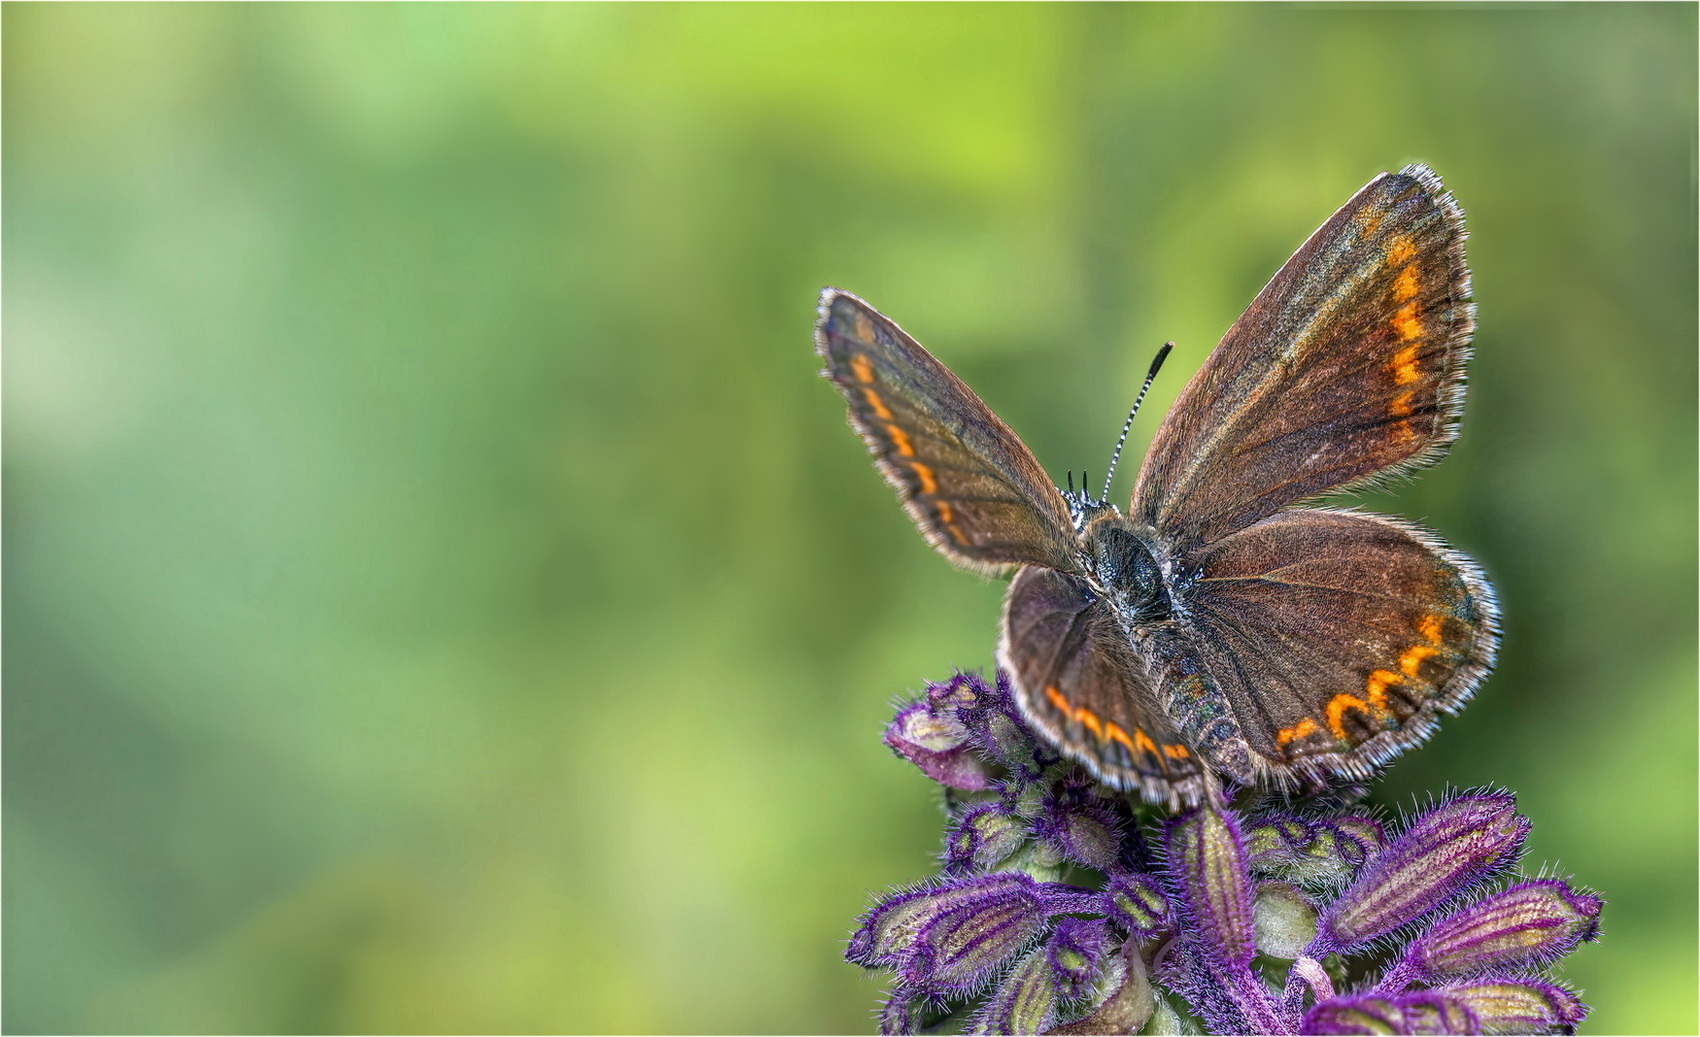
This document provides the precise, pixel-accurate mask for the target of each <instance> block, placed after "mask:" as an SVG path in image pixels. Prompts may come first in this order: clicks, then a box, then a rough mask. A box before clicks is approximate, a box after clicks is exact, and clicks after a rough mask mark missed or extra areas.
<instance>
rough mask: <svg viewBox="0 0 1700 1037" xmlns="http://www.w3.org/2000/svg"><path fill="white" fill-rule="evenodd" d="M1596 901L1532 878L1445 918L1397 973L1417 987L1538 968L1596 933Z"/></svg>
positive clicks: (1419, 940) (1598, 906)
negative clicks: (1494, 972) (1452, 978)
mask: <svg viewBox="0 0 1700 1037" xmlns="http://www.w3.org/2000/svg"><path fill="white" fill-rule="evenodd" d="M1603 906H1604V905H1603V903H1602V902H1601V900H1600V899H1599V898H1598V897H1594V896H1589V895H1588V894H1586V893H1578V892H1576V891H1574V890H1572V889H1571V888H1570V887H1569V886H1568V885H1567V884H1565V883H1564V882H1561V881H1559V880H1558V879H1537V880H1535V881H1533V882H1523V883H1519V884H1518V885H1515V886H1512V887H1511V888H1510V889H1507V890H1504V891H1502V892H1499V893H1495V894H1494V895H1492V896H1490V897H1486V898H1484V899H1482V900H1480V901H1477V902H1476V903H1474V904H1472V905H1470V906H1469V907H1467V908H1465V909H1463V910H1462V911H1458V912H1455V913H1453V914H1451V915H1448V916H1446V917H1445V918H1443V919H1441V920H1440V921H1439V922H1437V923H1435V924H1434V925H1433V926H1432V927H1430V928H1429V930H1428V931H1427V932H1425V933H1423V934H1422V935H1421V936H1419V937H1417V938H1416V939H1415V940H1413V941H1411V944H1410V946H1409V947H1407V948H1406V949H1405V954H1404V957H1403V958H1402V959H1401V960H1400V963H1399V966H1398V968H1399V969H1401V970H1402V971H1403V973H1404V974H1405V975H1407V976H1409V977H1410V978H1411V979H1414V980H1416V981H1418V982H1429V981H1432V980H1435V979H1438V978H1441V977H1444V976H1461V975H1468V974H1471V973H1478V972H1484V971H1486V970H1488V969H1500V968H1506V967H1512V966H1523V965H1531V966H1539V965H1542V964H1545V963H1546V962H1548V961H1551V960H1552V959H1554V958H1557V957H1561V956H1563V955H1565V954H1568V953H1569V952H1570V951H1572V950H1573V949H1575V947H1576V945H1577V944H1579V943H1581V942H1582V941H1583V940H1589V939H1592V938H1593V937H1594V935H1595V933H1597V932H1598V930H1599V917H1600V909H1601V907H1603Z"/></svg>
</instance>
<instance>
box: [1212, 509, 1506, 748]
mask: <svg viewBox="0 0 1700 1037" xmlns="http://www.w3.org/2000/svg"><path fill="white" fill-rule="evenodd" d="M1187 609H1188V612H1189V614H1190V616H1191V622H1190V624H1188V627H1187V629H1186V630H1185V631H1184V633H1183V639H1184V640H1185V641H1186V642H1187V643H1188V644H1189V645H1190V652H1191V655H1192V656H1193V659H1194V660H1195V662H1196V667H1195V668H1196V670H1197V671H1198V672H1199V673H1201V674H1203V675H1205V679H1206V680H1208V681H1210V682H1212V683H1213V684H1214V685H1215V687H1214V688H1213V689H1212V690H1213V691H1214V692H1215V693H1217V696H1218V697H1220V698H1221V699H1223V700H1225V701H1226V702H1227V703H1229V704H1230V707H1231V709H1232V712H1233V715H1234V720H1235V726H1236V727H1237V728H1238V737H1239V738H1240V739H1241V740H1243V743H1244V750H1245V751H1244V752H1243V753H1241V754H1240V755H1241V756H1242V757H1244V758H1246V759H1248V760H1249V761H1250V766H1249V768H1246V769H1248V770H1249V771H1250V772H1251V773H1245V774H1236V775H1234V776H1235V777H1238V778H1240V779H1241V780H1245V781H1250V780H1256V779H1257V778H1259V777H1261V776H1265V775H1268V774H1270V773H1274V774H1277V775H1286V774H1309V775H1322V774H1345V775H1349V776H1352V777H1357V778H1364V777H1368V776H1369V774H1370V770H1371V768H1372V767H1373V766H1374V765H1376V764H1379V763H1381V762H1383V761H1384V760H1386V759H1387V758H1389V757H1391V756H1393V755H1395V754H1396V753H1398V752H1399V751H1400V750H1402V749H1404V748H1406V747H1408V746H1410V745H1412V744H1414V743H1416V742H1418V741H1421V740H1422V739H1423V738H1424V737H1426V736H1427V734H1428V732H1429V730H1430V728H1432V726H1433V724H1434V721H1435V720H1436V718H1437V717H1438V716H1439V715H1440V714H1441V713H1447V712H1452V711H1455V710H1456V709H1457V708H1458V707H1459V706H1461V705H1462V704H1463V703H1464V702H1465V700H1467V699H1468V698H1469V696H1470V694H1471V693H1472V692H1473V691H1474V690H1475V688H1476V685H1477V684H1478V683H1480V681H1481V678H1482V676H1483V675H1484V674H1485V673H1486V672H1487V669H1488V667H1489V666H1491V665H1492V662H1493V656H1494V651H1495V648H1496V645H1497V629H1498V614H1497V609H1496V605H1495V603H1494V598H1493V592H1492V590H1491V589H1490V588H1489V586H1488V583H1487V581H1486V580H1485V579H1484V578H1483V577H1482V575H1481V573H1480V571H1479V570H1477V568H1476V566H1475V565H1474V563H1472V562H1471V561H1470V560H1469V559H1468V558H1466V557H1464V556H1463V555H1461V554H1459V553H1457V552H1455V551H1452V550H1450V549H1448V548H1446V547H1445V546H1443V545H1442V544H1440V543H1439V541H1438V540H1436V539H1435V538H1434V537H1432V536H1431V535H1429V534H1427V533H1424V532H1422V531H1419V530H1417V529H1415V528H1413V527H1410V526H1408V525H1406V524H1404V523H1400V522H1396V521H1394V520H1392V519H1387V518H1382V517H1379V516H1374V515H1366V514H1361V513H1357V512H1346V511H1325V510H1320V509H1315V510H1313V509H1298V510H1294V511H1290V512H1287V513H1285V514H1281V515H1276V516H1272V517H1270V518H1267V519H1264V520H1262V521H1260V522H1257V523H1255V524H1254V525H1252V526H1250V527H1249V528H1247V529H1244V530H1242V531H1240V532H1238V533H1235V534H1232V535H1231V536H1228V537H1226V538H1224V539H1223V540H1221V541H1220V542H1218V543H1216V544H1214V545H1212V546H1211V547H1210V548H1209V550H1208V551H1207V552H1206V553H1205V554H1204V556H1203V558H1202V560H1201V566H1200V569H1199V575H1198V579H1197V581H1196V582H1195V583H1194V584H1193V585H1192V587H1191V588H1190V591H1189V594H1188V597H1187ZM1183 726H1184V725H1183ZM1200 741H1202V742H1203V743H1204V745H1203V748H1204V750H1205V751H1206V752H1209V753H1210V754H1211V755H1212V756H1222V757H1224V758H1226V757H1228V756H1231V755H1232V752H1219V751H1215V750H1216V747H1214V746H1212V745H1211V744H1210V739H1209V737H1208V736H1206V737H1204V738H1201V739H1200ZM1231 748H1235V749H1237V748H1238V747H1231Z"/></svg>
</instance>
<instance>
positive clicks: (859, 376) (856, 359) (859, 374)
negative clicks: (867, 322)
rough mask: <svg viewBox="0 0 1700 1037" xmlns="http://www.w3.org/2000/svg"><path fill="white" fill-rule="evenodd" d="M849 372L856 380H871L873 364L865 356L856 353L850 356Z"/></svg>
mask: <svg viewBox="0 0 1700 1037" xmlns="http://www.w3.org/2000/svg"><path fill="white" fill-rule="evenodd" d="M858 330H860V329H858ZM863 337H864V338H866V337H867V336H863ZM850 373H851V374H853V375H855V376H856V380H857V381H858V382H864V383H865V382H871V381H873V380H874V365H873V364H870V363H868V358H867V357H865V356H863V355H861V354H860V353H858V354H856V355H855V356H853V357H851V358H850Z"/></svg>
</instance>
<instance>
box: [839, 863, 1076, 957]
mask: <svg viewBox="0 0 1700 1037" xmlns="http://www.w3.org/2000/svg"><path fill="white" fill-rule="evenodd" d="M1004 903H1016V904H1021V903H1030V904H1031V905H1032V906H1033V908H1034V910H1035V912H1036V913H1037V912H1039V911H1040V907H1041V905H1040V893H1039V884H1038V883H1037V882H1034V881H1033V879H1032V878H1031V877H1029V876H1027V875H1024V874H1021V873H1020V872H1009V871H1004V872H996V873H994V874H991V875H980V876H977V877H974V878H967V879H958V880H955V881H954V882H950V883H947V884H945V885H942V886H922V887H921V888H919V889H909V890H899V891H898V892H896V893H893V894H891V895H890V896H887V897H886V898H885V899H884V900H881V901H880V902H879V903H878V904H875V905H874V906H873V908H871V909H870V910H869V911H868V913H867V914H866V915H864V916H863V918H862V924H861V926H859V927H858V928H857V930H856V932H855V933H853V934H852V935H851V937H850V944H849V946H848V947H846V948H845V951H844V957H845V958H846V959H847V960H849V961H851V962H853V963H854V964H857V965H861V966H864V967H866V968H899V967H901V966H902V965H903V963H904V962H905V961H906V960H907V959H908V958H909V957H910V956H911V955H912V954H913V952H914V950H915V948H916V947H917V946H918V944H919V943H920V941H921V940H922V939H923V936H924V934H925V933H926V932H927V930H928V928H929V927H930V926H932V925H933V924H934V923H935V922H936V921H937V919H938V918H939V917H940V916H941V915H944V914H946V913H948V912H950V911H952V910H955V909H958V908H963V907H968V908H973V907H975V906H978V905H986V906H991V905H998V904H1004ZM1040 918H1041V920H1042V919H1043V915H1042V914H1040Z"/></svg>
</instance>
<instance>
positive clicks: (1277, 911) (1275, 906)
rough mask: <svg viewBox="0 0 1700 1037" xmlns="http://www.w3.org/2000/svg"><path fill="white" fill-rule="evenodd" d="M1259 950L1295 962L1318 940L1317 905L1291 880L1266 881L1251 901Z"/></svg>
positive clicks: (1258, 888) (1261, 952)
mask: <svg viewBox="0 0 1700 1037" xmlns="http://www.w3.org/2000/svg"><path fill="white" fill-rule="evenodd" d="M1252 919H1253V923H1254V925H1255V926H1256V933H1257V950H1258V953H1260V954H1267V955H1268V956H1269V957H1271V958H1285V959H1286V960H1288V961H1293V960H1294V959H1296V958H1298V956H1299V955H1301V954H1303V953H1304V950H1305V948H1306V947H1309V946H1310V941H1312V940H1314V939H1316V908H1314V907H1312V906H1311V904H1310V901H1309V900H1307V899H1305V895H1304V893H1303V892H1301V891H1300V890H1299V887H1297V886H1295V885H1293V884H1292V883H1290V882H1265V883H1263V884H1262V885H1260V886H1258V887H1257V898H1256V900H1255V901H1254V902H1253V904H1252Z"/></svg>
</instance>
